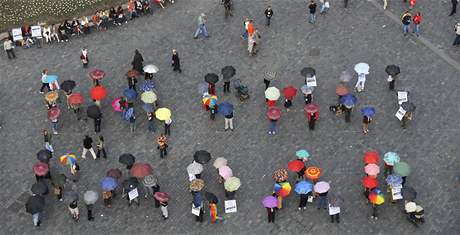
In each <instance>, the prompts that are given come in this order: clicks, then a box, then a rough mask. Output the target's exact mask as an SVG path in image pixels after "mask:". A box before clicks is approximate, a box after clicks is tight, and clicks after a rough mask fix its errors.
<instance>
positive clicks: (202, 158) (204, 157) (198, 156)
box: [193, 150, 211, 164]
mask: <svg viewBox="0 0 460 235" xmlns="http://www.w3.org/2000/svg"><path fill="white" fill-rule="evenodd" d="M193 159H194V160H195V162H198V163H201V164H206V163H208V162H209V160H211V154H210V153H209V152H208V151H206V150H198V151H196V152H195V154H193Z"/></svg>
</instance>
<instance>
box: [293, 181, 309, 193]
mask: <svg viewBox="0 0 460 235" xmlns="http://www.w3.org/2000/svg"><path fill="white" fill-rule="evenodd" d="M312 190H313V183H312V182H310V181H308V180H302V181H299V182H297V183H296V184H295V187H294V191H295V192H296V193H297V194H307V193H309V192H311V191H312Z"/></svg>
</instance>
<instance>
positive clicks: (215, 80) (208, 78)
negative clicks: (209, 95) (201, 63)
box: [204, 73, 219, 84]
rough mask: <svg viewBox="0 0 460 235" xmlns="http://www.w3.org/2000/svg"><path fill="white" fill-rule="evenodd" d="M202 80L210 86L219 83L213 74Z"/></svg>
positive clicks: (217, 77)
mask: <svg viewBox="0 0 460 235" xmlns="http://www.w3.org/2000/svg"><path fill="white" fill-rule="evenodd" d="M204 80H205V81H206V82H207V83H210V84H216V83H217V82H218V81H219V76H218V75H217V74H215V73H208V74H206V75H205V76H204Z"/></svg>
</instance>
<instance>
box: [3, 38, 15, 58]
mask: <svg viewBox="0 0 460 235" xmlns="http://www.w3.org/2000/svg"><path fill="white" fill-rule="evenodd" d="M3 49H4V50H5V51H6V55H7V56H8V59H10V60H11V59H16V55H15V54H14V51H13V49H14V46H13V41H11V39H10V38H8V39H6V40H5V42H3Z"/></svg>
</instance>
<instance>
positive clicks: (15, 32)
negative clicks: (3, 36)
mask: <svg viewBox="0 0 460 235" xmlns="http://www.w3.org/2000/svg"><path fill="white" fill-rule="evenodd" d="M11 34H12V35H13V41H20V40H22V39H24V38H23V37H22V30H21V28H15V29H12V30H11Z"/></svg>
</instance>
